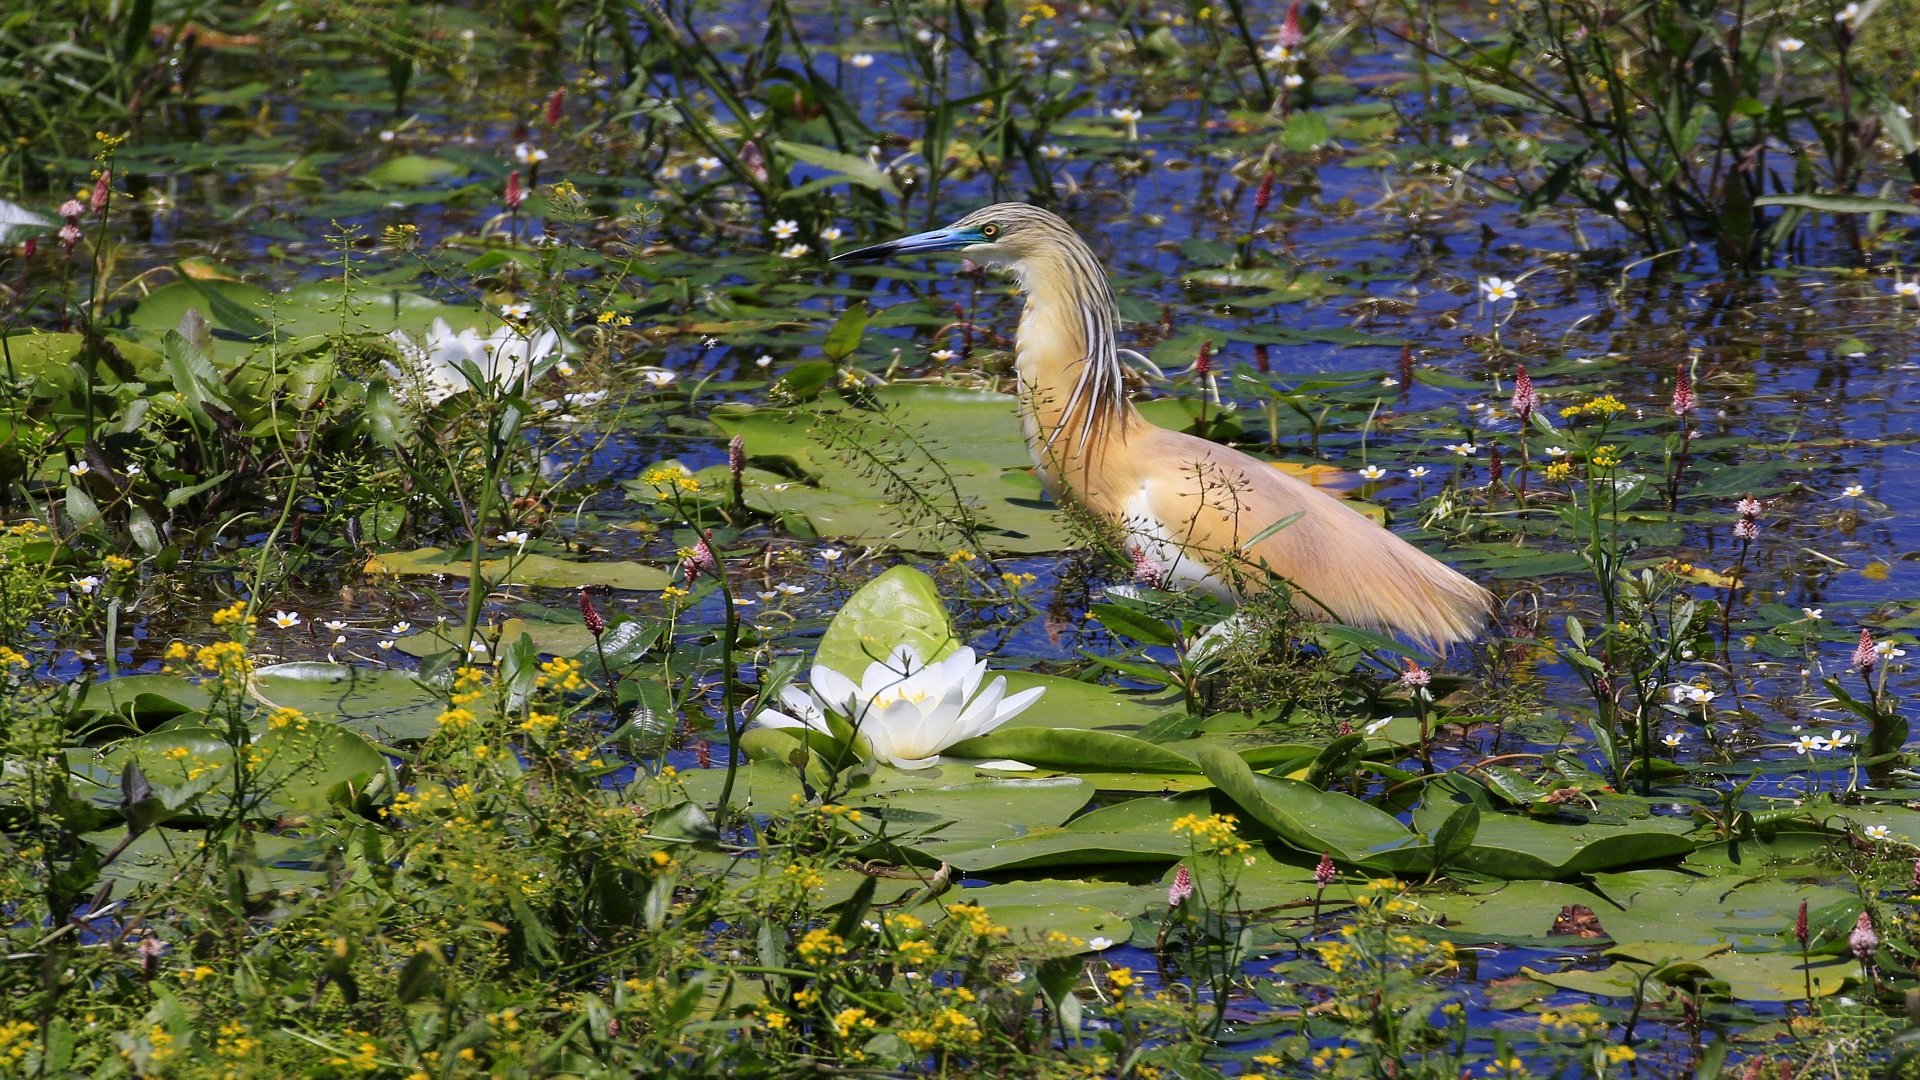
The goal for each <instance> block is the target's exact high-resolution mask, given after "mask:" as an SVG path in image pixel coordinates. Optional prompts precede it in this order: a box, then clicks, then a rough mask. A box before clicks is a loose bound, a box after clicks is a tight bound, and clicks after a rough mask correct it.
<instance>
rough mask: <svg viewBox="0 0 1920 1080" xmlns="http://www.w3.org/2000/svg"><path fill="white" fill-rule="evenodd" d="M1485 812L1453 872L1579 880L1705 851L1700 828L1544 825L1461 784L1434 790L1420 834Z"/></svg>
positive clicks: (1439, 784) (1420, 816) (1655, 822)
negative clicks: (1467, 809) (1452, 818)
mask: <svg viewBox="0 0 1920 1080" xmlns="http://www.w3.org/2000/svg"><path fill="white" fill-rule="evenodd" d="M1469 805H1472V806H1477V807H1478V808H1479V810H1480V815H1479V816H1480V822H1479V828H1478V829H1477V830H1476V831H1475V833H1474V836H1473V840H1472V842H1471V843H1470V844H1469V845H1468V846H1467V847H1466V848H1465V850H1463V851H1461V852H1460V853H1458V854H1456V855H1454V856H1453V857H1452V859H1451V865H1454V866H1458V867H1460V868H1462V869H1464V870H1468V871H1471V872H1472V873H1475V874H1480V875H1483V876H1485V877H1491V878H1501V879H1504V880H1508V881H1519V880H1524V879H1534V878H1537V879H1558V880H1564V879H1567V878H1572V877H1577V876H1579V875H1581V874H1590V873H1594V872H1596V871H1601V870H1612V869H1617V868H1619V867H1625V866H1636V865H1644V864H1646V863H1650V862H1657V861H1659V860H1661V859H1670V858H1675V857H1677V856H1681V855H1685V854H1687V853H1689V852H1691V851H1692V850H1693V849H1694V848H1695V847H1696V846H1698V840H1696V839H1695V838H1694V837H1692V836H1690V835H1688V834H1689V833H1691V832H1692V830H1693V822H1692V821H1690V820H1687V819H1683V818H1671V817H1656V818H1647V819H1643V820H1640V821H1630V822H1625V823H1607V822H1597V821H1588V822H1582V821H1565V822H1559V821H1542V820H1540V819H1537V818H1532V817H1525V816H1522V815H1519V814H1508V813H1501V812H1498V811H1496V810H1495V809H1494V807H1493V806H1492V801H1491V799H1490V798H1488V796H1487V794H1486V791H1485V789H1483V788H1481V787H1480V786H1479V785H1477V784H1474V783H1473V782H1472V781H1469V780H1466V779H1464V778H1462V777H1459V776H1449V777H1446V778H1445V779H1443V780H1440V781H1436V782H1435V783H1433V784H1431V785H1429V786H1428V788H1427V797H1426V799H1425V800H1424V801H1423V802H1422V804H1421V806H1420V808H1419V809H1417V810H1415V811H1414V815H1413V824H1414V828H1415V829H1417V830H1420V831H1421V832H1423V833H1429V832H1431V831H1432V830H1434V829H1436V828H1438V827H1439V826H1440V823H1441V822H1442V821H1443V820H1444V819H1445V818H1446V817H1447V816H1448V815H1449V814H1451V813H1453V812H1454V811H1456V810H1458V809H1459V808H1461V807H1462V806H1469Z"/></svg>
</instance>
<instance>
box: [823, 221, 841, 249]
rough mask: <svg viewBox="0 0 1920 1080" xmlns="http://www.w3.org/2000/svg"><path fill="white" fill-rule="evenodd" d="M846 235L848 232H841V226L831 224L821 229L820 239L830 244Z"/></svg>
mask: <svg viewBox="0 0 1920 1080" xmlns="http://www.w3.org/2000/svg"><path fill="white" fill-rule="evenodd" d="M845 235H847V234H846V233H843V232H841V231H840V226H838V225H829V226H827V227H826V228H824V229H821V230H820V239H822V240H825V241H826V242H827V243H829V244H831V243H833V242H834V241H835V240H838V239H840V238H841V237H842V236H845Z"/></svg>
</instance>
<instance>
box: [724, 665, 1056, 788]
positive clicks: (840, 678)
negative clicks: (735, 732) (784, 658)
mask: <svg viewBox="0 0 1920 1080" xmlns="http://www.w3.org/2000/svg"><path fill="white" fill-rule="evenodd" d="M986 673H987V664H986V661H984V660H980V661H976V660H975V659H974V655H973V650H972V649H970V648H965V647H962V648H959V649H955V650H954V651H953V653H952V655H950V656H948V657H947V658H946V659H945V660H940V661H936V662H934V663H931V664H929V663H927V662H926V661H924V660H922V659H920V653H919V652H918V651H917V650H916V649H914V648H913V646H911V645H902V646H900V647H899V648H897V649H895V650H894V651H893V653H892V654H891V655H889V656H888V657H887V659H885V660H884V661H879V662H876V663H873V664H869V665H868V666H867V670H866V673H865V674H864V675H862V676H861V677H860V682H859V684H858V685H856V684H855V683H854V681H853V680H852V679H850V678H848V677H847V676H845V675H843V674H841V673H840V672H838V671H835V670H833V669H832V668H829V667H824V666H822V665H820V664H815V665H814V666H813V675H812V682H811V685H810V686H809V688H808V690H804V691H803V690H801V689H800V688H798V687H793V686H789V687H788V688H786V689H785V690H783V691H781V693H780V703H781V704H782V705H783V706H785V707H786V711H785V712H780V711H778V710H775V709H765V710H762V711H761V713H760V715H759V716H758V717H756V718H755V719H757V720H759V721H760V724H761V726H763V727H770V728H787V729H801V728H805V729H811V730H813V731H817V732H820V733H822V734H831V733H832V729H831V728H830V727H829V726H828V724H827V715H828V713H832V714H834V715H836V716H839V717H844V718H845V719H846V721H847V723H849V724H851V725H852V726H853V728H854V730H855V731H856V732H857V733H858V734H859V736H860V737H861V738H864V739H865V740H866V742H867V744H868V745H869V746H871V747H872V749H873V756H874V757H876V758H878V759H879V760H881V761H883V762H885V763H887V764H889V765H892V766H893V767H895V768H898V769H925V768H928V767H930V766H932V765H935V764H937V763H938V762H939V760H940V751H942V750H945V749H946V748H947V747H949V746H952V745H953V744H955V743H957V742H961V741H963V740H966V739H971V738H973V737H974V736H976V735H984V734H986V733H987V732H989V731H992V730H993V729H995V728H997V727H999V726H1000V725H1002V724H1004V723H1006V722H1007V721H1009V720H1011V719H1013V718H1014V717H1016V716H1018V715H1020V714H1021V713H1022V712H1025V711H1026V709H1027V707H1028V706H1030V705H1032V704H1033V703H1034V702H1035V701H1037V700H1039V697H1040V694H1041V692H1042V689H1043V688H1041V687H1035V688H1033V689H1031V690H1022V691H1021V692H1020V693H1017V694H1013V695H1008V694H1007V680H1006V678H1005V677H998V678H995V679H994V680H993V682H991V683H989V684H987V686H986V688H985V689H981V686H980V682H981V680H982V678H984V677H985V676H986Z"/></svg>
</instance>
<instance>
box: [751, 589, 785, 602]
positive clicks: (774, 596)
mask: <svg viewBox="0 0 1920 1080" xmlns="http://www.w3.org/2000/svg"><path fill="white" fill-rule="evenodd" d="M753 595H755V596H757V597H759V598H760V599H762V600H778V599H779V598H780V594H779V593H777V592H774V591H773V590H772V589H768V590H767V591H765V592H756V593H754V594H753Z"/></svg>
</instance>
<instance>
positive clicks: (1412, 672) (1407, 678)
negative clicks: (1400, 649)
mask: <svg viewBox="0 0 1920 1080" xmlns="http://www.w3.org/2000/svg"><path fill="white" fill-rule="evenodd" d="M1405 659H1406V662H1407V670H1405V671H1403V672H1401V673H1400V685H1401V686H1404V687H1406V688H1407V689H1409V690H1418V689H1420V688H1421V687H1423V686H1426V685H1427V684H1428V683H1430V682H1432V681H1433V673H1432V672H1430V671H1428V670H1427V669H1426V668H1423V667H1421V666H1420V664H1419V662H1418V661H1416V660H1414V659H1413V657H1411V656H1409V657H1406V658H1405Z"/></svg>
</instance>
